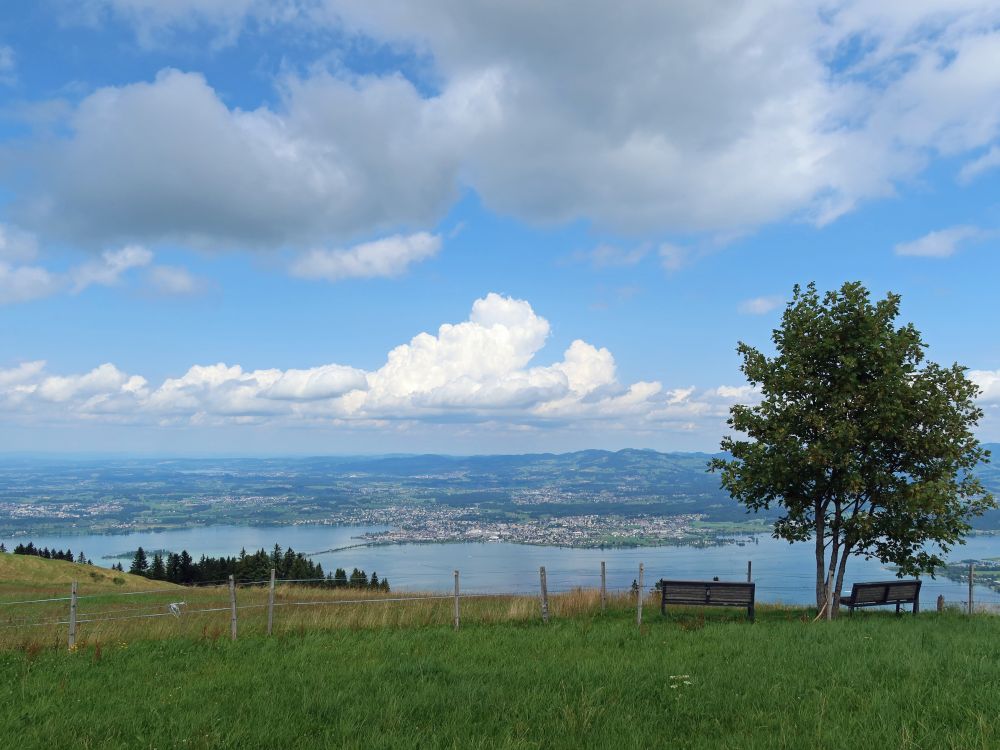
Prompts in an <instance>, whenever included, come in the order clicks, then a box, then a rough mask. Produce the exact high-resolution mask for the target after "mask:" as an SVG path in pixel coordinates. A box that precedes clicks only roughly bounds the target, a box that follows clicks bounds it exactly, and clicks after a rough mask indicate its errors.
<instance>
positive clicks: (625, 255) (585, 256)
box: [573, 243, 649, 268]
mask: <svg viewBox="0 0 1000 750" xmlns="http://www.w3.org/2000/svg"><path fill="white" fill-rule="evenodd" d="M647 255H649V246H648V245H639V246H638V247H633V248H623V247H618V246H617V245H611V244H608V243H601V244H600V245H598V246H597V247H595V248H593V249H592V250H586V251H579V252H576V253H574V254H573V259H574V260H576V261H582V262H586V263H589V264H590V265H591V266H593V267H594V268H623V267H627V266H634V265H636V264H637V263H639V262H640V261H641V260H642V259H643V258H645V257H646V256H647Z"/></svg>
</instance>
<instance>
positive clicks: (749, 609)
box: [747, 602, 754, 622]
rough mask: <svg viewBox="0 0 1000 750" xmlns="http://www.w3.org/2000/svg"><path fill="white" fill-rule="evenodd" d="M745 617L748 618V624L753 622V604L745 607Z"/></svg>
mask: <svg viewBox="0 0 1000 750" xmlns="http://www.w3.org/2000/svg"><path fill="white" fill-rule="evenodd" d="M747 617H749V618H750V622H753V621H754V608H753V602H750V606H749V607H747Z"/></svg>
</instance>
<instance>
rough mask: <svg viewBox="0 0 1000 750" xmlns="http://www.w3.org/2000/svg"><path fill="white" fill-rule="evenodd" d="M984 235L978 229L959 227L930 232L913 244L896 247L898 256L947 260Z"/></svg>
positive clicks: (907, 243) (908, 243)
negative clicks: (962, 246)
mask: <svg viewBox="0 0 1000 750" xmlns="http://www.w3.org/2000/svg"><path fill="white" fill-rule="evenodd" d="M982 235H983V231H982V230H981V229H979V228H978V227H971V226H957V227H949V228H948V229H939V230H938V231H936V232H928V233H927V234H925V235H924V236H923V237H920V238H919V239H916V240H913V241H912V242H901V243H899V244H898V245H896V248H895V249H896V255H913V256H918V257H923V258H947V257H949V256H951V255H954V254H955V252H957V251H958V249H959V248H960V247H961V245H962V244H963V243H966V242H969V241H970V240H974V239H976V238H979V237H981V236H982Z"/></svg>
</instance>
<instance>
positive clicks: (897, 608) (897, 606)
mask: <svg viewBox="0 0 1000 750" xmlns="http://www.w3.org/2000/svg"><path fill="white" fill-rule="evenodd" d="M896 614H897V615H898V614H899V602H896Z"/></svg>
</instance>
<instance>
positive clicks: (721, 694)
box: [0, 584, 1000, 748]
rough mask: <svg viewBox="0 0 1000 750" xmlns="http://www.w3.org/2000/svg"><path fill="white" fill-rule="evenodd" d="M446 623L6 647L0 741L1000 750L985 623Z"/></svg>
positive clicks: (583, 595)
mask: <svg viewBox="0 0 1000 750" xmlns="http://www.w3.org/2000/svg"><path fill="white" fill-rule="evenodd" d="M112 585H115V584H112ZM137 590H139V589H137ZM174 591H177V589H175V590H174ZM182 591H185V590H182ZM186 591H190V590H186ZM258 592H259V590H258V591H247V592H241V594H240V595H241V597H249V596H251V595H254V596H257V595H258ZM286 593H287V594H288V595H289V596H292V595H297V591H296V590H290V591H289V592H286ZM303 593H315V592H314V591H313V592H303ZM328 593H329V595H331V596H332V595H334V594H337V592H328ZM126 598H127V597H126ZM462 607H463V609H462V612H463V624H462V627H461V629H460V630H459V631H457V632H456V631H454V630H453V629H452V628H451V627H450V625H449V624H448V623H449V620H450V602H443V603H442V602H438V601H431V602H410V603H403V602H379V603H374V602H373V603H367V604H357V605H334V604H330V605H329V606H319V607H310V608H303V609H304V611H302V612H297V613H295V614H294V615H293V614H292V613H288V614H286V612H287V610H279V612H280V613H281V617H280V618H279V620H278V624H277V625H276V632H275V635H274V636H273V637H270V638H268V637H266V636H265V635H263V626H262V623H261V622H260V619H259V616H258V615H255V617H256V618H257V619H253V618H247V621H246V622H245V623H244V621H243V620H241V630H240V637H239V639H238V640H237V641H236V642H232V641H230V640H229V637H228V614H227V613H226V612H219V613H214V614H206V615H204V616H203V617H204V618H205V620H204V621H203V622H200V624H199V625H197V626H194V625H188V624H186V621H185V619H184V618H181V619H180V620H177V619H174V618H162V620H154V621H153V622H155V623H157V624H156V625H155V626H152V625H151V624H150V623H148V622H145V621H142V620H139V621H138V622H139V623H140V625H135V624H134V623H135V622H136V621H133V620H126V621H114V622H111V623H101V624H100V626H101V627H102V628H103V627H107V628H112V629H108V630H97V629H95V625H91V626H83V627H81V645H80V647H79V648H77V649H76V650H75V651H73V652H70V651H67V649H66V647H65V628H64V627H63V628H56V629H54V631H53V639H52V640H49V637H50V636H45V637H42V638H37V637H21V638H20V639H16V638H8V639H7V641H6V642H5V643H4V644H2V645H0V736H2V737H4V738H5V744H6V743H7V742H12V744H11V746H15V747H18V748H35V747H38V748H43V747H44V748H173V747H177V748H216V747H221V748H286V747H287V748H332V747H366V748H367V747H374V748H381V747H387V748H388V747H394V748H397V747H407V748H408V747H456V748H458V747H461V748H465V747H482V748H493V747H538V748H550V747H555V748H562V747H566V748H575V747H608V748H612V747H613V748H621V747H626V748H629V747H682V748H688V747H727V748H757V747H760V748H808V747H822V748H838V747H844V748H867V747H879V748H896V747H900V748H942V747H944V748H948V747H950V748H996V747H1000V720H998V719H1000V690H997V689H996V685H997V684H1000V619H998V618H996V617H995V616H989V615H978V616H975V617H971V618H969V617H966V616H963V615H961V614H958V613H955V612H945V613H943V614H938V613H927V614H922V615H920V616H917V617H912V616H909V615H905V616H901V617H896V616H894V615H892V614H888V613H858V614H857V615H855V616H854V617H843V618H841V619H840V620H838V621H835V622H832V623H828V622H825V621H821V622H812V617H811V615H812V614H813V613H812V612H810V611H808V610H793V609H784V608H778V607H766V606H762V607H759V608H758V618H757V622H756V623H755V624H752V625H751V624H749V623H747V622H746V621H745V617H744V616H743V614H742V613H740V612H738V611H726V610H719V609H712V610H703V611H682V612H680V613H679V614H676V615H672V616H671V618H669V619H666V620H665V619H663V618H661V617H660V616H659V614H658V612H656V610H655V607H651V608H650V609H649V610H647V613H646V620H645V622H644V625H643V628H642V629H641V631H640V629H638V628H637V627H636V625H635V620H634V611H633V609H632V607H631V606H630V603H629V602H628V600H627V598H625V599H616V600H615V601H614V602H613V603H612V606H611V607H609V609H608V612H607V613H606V614H603V615H602V614H601V613H600V608H599V605H598V602H597V598H596V595H595V594H594V593H593V592H573V593H571V594H567V595H565V596H563V597H557V598H554V599H553V619H552V621H551V622H550V623H549V624H548V625H543V624H542V623H541V622H540V621H539V619H538V609H537V607H538V604H537V600H535V599H533V598H531V597H523V598H520V599H490V600H484V601H481V602H479V603H478V604H476V601H475V600H470V601H468V602H466V601H463V604H462ZM477 607H479V608H478V609H477ZM255 611H256V610H249V612H250V613H252V612H255ZM242 614H243V613H242V612H241V616H242ZM296 617H297V618H302V619H299V620H296V619H295V618H296ZM143 623H145V624H143ZM171 628H173V630H171ZM12 630H20V629H17V628H13V629H12Z"/></svg>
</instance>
